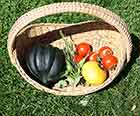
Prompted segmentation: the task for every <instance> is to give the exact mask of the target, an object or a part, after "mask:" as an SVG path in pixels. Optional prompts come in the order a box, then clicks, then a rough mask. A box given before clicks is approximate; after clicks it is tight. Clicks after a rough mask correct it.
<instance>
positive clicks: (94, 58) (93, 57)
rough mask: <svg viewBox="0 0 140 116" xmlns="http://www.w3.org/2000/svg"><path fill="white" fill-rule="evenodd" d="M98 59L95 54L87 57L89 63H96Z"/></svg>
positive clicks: (92, 53)
mask: <svg viewBox="0 0 140 116" xmlns="http://www.w3.org/2000/svg"><path fill="white" fill-rule="evenodd" d="M97 57H98V54H97V53H96V52H90V53H89V56H88V57H87V60H89V61H96V60H97Z"/></svg>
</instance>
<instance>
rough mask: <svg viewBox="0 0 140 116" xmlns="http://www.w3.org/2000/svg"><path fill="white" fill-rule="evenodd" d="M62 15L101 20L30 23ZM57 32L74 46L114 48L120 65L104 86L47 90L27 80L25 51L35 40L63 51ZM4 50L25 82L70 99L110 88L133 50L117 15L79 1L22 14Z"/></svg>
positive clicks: (31, 80)
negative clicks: (69, 14) (78, 15)
mask: <svg viewBox="0 0 140 116" xmlns="http://www.w3.org/2000/svg"><path fill="white" fill-rule="evenodd" d="M63 12H80V13H85V14H89V15H93V16H96V17H98V18H100V19H102V21H88V22H81V23H78V24H44V23H42V24H30V23H32V22H33V21H34V20H36V19H38V18H41V17H44V16H48V15H52V14H56V13H63ZM29 24H30V25H29ZM60 30H62V31H63V32H64V34H65V35H66V38H67V39H70V37H72V39H73V41H74V43H80V42H83V41H84V42H89V43H90V44H92V46H93V48H94V50H95V51H96V50H98V49H99V48H100V47H101V46H103V45H108V46H110V47H111V48H112V49H113V51H114V54H115V55H116V56H117V57H118V60H119V62H118V65H117V67H116V69H115V70H114V71H110V72H109V78H108V79H107V80H106V81H105V82H104V83H103V84H101V85H98V86H83V85H79V86H77V87H65V88H63V89H60V88H56V87H53V88H52V89H50V88H47V87H46V86H43V85H41V84H39V83H38V82H36V81H34V80H33V79H32V78H30V75H29V74H28V72H27V70H26V68H27V67H26V65H25V58H24V56H25V53H26V51H27V50H28V49H29V48H30V47H31V45H32V44H33V43H34V42H37V41H43V42H46V43H48V44H52V45H53V46H56V47H59V48H63V47H64V42H63V40H62V39H61V37H60V35H59V31H60ZM118 45H119V46H118ZM7 47H8V52H9V56H10V59H11V62H12V64H13V65H14V66H15V67H16V68H17V70H18V71H19V73H20V74H21V76H22V77H23V78H24V79H25V80H26V81H27V82H29V83H30V84H32V85H33V86H34V87H36V88H37V89H40V90H42V91H45V92H49V93H53V94H55V95H69V96H76V95H85V94H89V93H92V92H95V91H98V90H100V89H102V88H104V87H106V86H107V85H109V84H110V83H111V82H112V81H113V80H114V79H115V78H116V77H117V76H118V74H119V73H120V71H121V70H122V69H123V67H124V65H125V63H127V62H129V60H130V56H131V51H132V43H131V38H130V35H129V33H128V29H127V25H126V24H125V22H124V21H123V20H122V19H121V18H120V17H119V16H117V15H116V14H114V13H112V12H111V11H109V10H107V9H105V8H102V7H99V6H96V5H91V4H87V3H78V2H72V3H71V2H65V3H55V4H50V5H46V6H42V7H39V8H36V9H33V10H31V11H29V12H28V13H26V14H24V15H22V16H21V17H20V18H19V19H18V20H17V21H16V22H15V24H14V25H13V26H12V28H11V30H10V32H9V36H8V44H7Z"/></svg>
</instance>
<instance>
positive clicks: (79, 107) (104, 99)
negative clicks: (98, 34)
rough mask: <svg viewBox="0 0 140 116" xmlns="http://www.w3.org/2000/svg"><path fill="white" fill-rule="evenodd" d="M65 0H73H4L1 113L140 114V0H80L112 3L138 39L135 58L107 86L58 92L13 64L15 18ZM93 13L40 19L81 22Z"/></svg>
mask: <svg viewBox="0 0 140 116" xmlns="http://www.w3.org/2000/svg"><path fill="white" fill-rule="evenodd" d="M60 1H72V0H0V116H140V59H139V56H138V51H139V52H140V50H138V45H140V44H139V39H138V36H139V33H140V0H77V1H80V2H87V3H92V4H97V5H100V6H103V7H105V8H108V9H110V10H112V11H113V12H115V13H116V14H118V15H120V16H121V17H122V18H123V19H124V20H125V21H126V22H127V24H128V26H129V31H130V33H131V36H132V41H133V44H134V49H133V53H132V59H131V62H130V63H129V64H128V65H127V67H126V68H125V69H124V70H123V72H122V73H121V74H120V75H119V76H118V77H117V79H116V80H115V81H113V83H112V84H111V85H109V86H108V87H107V88H105V89H104V90H102V91H99V92H96V93H93V94H90V95H87V96H77V97H64V96H54V95H52V94H48V93H44V92H41V91H38V90H37V89H35V88H34V87H32V86H31V85H30V84H28V83H27V82H26V81H24V80H23V79H21V77H20V75H19V73H18V72H17V70H16V68H15V67H14V66H12V65H11V63H10V60H9V56H8V52H7V39H8V37H7V35H8V32H9V30H10V28H11V26H12V25H13V23H14V22H15V21H16V19H17V18H18V17H19V16H21V15H23V14H24V13H25V12H27V11H29V10H31V9H33V8H36V7H39V6H42V5H45V4H50V3H54V2H60ZM92 18H93V17H91V16H87V15H83V14H77V13H76V14H74V13H73V14H71V13H70V14H68V13H64V14H60V15H56V16H49V17H47V18H42V19H40V20H38V22H42V21H43V22H53V23H54V22H60V23H62V22H65V23H76V22H80V21H85V20H89V19H92Z"/></svg>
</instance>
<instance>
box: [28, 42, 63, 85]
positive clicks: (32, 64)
mask: <svg viewBox="0 0 140 116" xmlns="http://www.w3.org/2000/svg"><path fill="white" fill-rule="evenodd" d="M26 64H27V67H28V69H29V71H30V72H31V73H32V74H33V75H34V76H35V77H36V79H37V80H39V81H40V82H41V83H42V84H45V85H47V84H49V83H52V82H56V81H58V80H59V79H60V77H59V74H60V72H62V70H63V69H64V66H65V56H64V53H63V51H62V50H60V49H59V48H56V47H53V46H51V45H44V44H34V45H33V46H32V48H31V49H30V50H29V52H28V53H27V55H26Z"/></svg>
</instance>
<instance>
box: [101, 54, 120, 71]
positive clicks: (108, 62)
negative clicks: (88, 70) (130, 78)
mask: <svg viewBox="0 0 140 116" xmlns="http://www.w3.org/2000/svg"><path fill="white" fill-rule="evenodd" d="M117 63H118V59H117V57H115V56H113V55H108V56H104V57H103V58H102V64H103V66H104V67H105V68H106V69H111V68H113V67H114V66H116V65H117Z"/></svg>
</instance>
